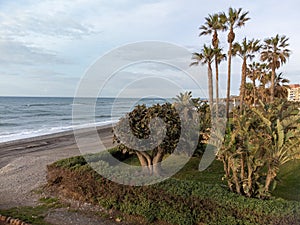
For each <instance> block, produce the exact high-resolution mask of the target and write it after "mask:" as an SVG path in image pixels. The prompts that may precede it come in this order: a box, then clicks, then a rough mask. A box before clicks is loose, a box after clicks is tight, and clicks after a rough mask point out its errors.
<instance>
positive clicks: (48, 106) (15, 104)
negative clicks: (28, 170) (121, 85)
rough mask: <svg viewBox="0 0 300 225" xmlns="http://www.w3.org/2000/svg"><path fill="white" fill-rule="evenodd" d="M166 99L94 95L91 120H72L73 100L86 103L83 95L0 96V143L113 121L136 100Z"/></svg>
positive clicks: (74, 102)
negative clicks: (90, 121) (75, 96)
mask: <svg viewBox="0 0 300 225" xmlns="http://www.w3.org/2000/svg"><path fill="white" fill-rule="evenodd" d="M167 101H168V102H169V101H170V99H163V98H144V99H135V98H118V99H115V98H98V99H96V101H95V100H93V101H92V102H93V103H94V104H93V107H94V110H95V111H94V124H85V123H84V122H82V124H78V123H76V125H74V123H73V122H72V109H73V107H74V105H75V104H76V105H77V107H78V104H79V105H80V104H82V106H84V105H85V104H87V102H91V101H87V99H86V98H83V99H79V100H78V99H76V101H74V99H73V98H60V97H0V143H3V142H7V141H14V140H19V139H24V138H30V137H36V136H41V135H46V134H53V133H59V132H63V131H69V130H73V129H79V128H82V127H88V126H95V125H96V126H102V125H107V124H111V123H116V122H117V121H118V120H119V119H120V118H121V117H122V116H124V115H125V114H126V113H128V112H130V111H131V110H132V109H133V108H134V106H136V105H138V104H146V105H147V106H151V105H153V104H157V103H160V104H162V103H165V102H167Z"/></svg>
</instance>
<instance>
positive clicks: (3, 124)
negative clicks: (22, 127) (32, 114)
mask: <svg viewBox="0 0 300 225" xmlns="http://www.w3.org/2000/svg"><path fill="white" fill-rule="evenodd" d="M18 125H19V124H17V123H1V122H0V127H15V126H18Z"/></svg>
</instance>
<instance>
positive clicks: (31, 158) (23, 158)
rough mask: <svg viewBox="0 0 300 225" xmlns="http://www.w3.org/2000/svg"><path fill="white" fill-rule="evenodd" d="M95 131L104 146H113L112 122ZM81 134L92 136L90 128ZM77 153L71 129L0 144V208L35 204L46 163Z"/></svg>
mask: <svg viewBox="0 0 300 225" xmlns="http://www.w3.org/2000/svg"><path fill="white" fill-rule="evenodd" d="M97 130H98V134H99V136H100V138H101V140H102V142H103V145H104V148H109V147H112V146H113V145H112V125H105V126H101V127H98V128H97ZM81 133H82V135H83V136H85V137H86V138H87V140H88V137H89V136H90V135H91V133H90V131H84V130H83V131H82V132H81ZM93 145H95V144H94V143H93V142H91V143H87V146H90V147H96V146H93ZM104 148H103V146H102V149H101V148H100V147H99V151H101V150H104ZM80 154H81V152H80V151H79V149H78V147H77V145H76V141H75V138H74V133H73V131H66V132H61V133H56V134H50V135H44V136H39V137H34V138H28V139H22V140H16V141H11V142H5V143H0V190H1V191H0V209H6V208H11V207H17V206H34V205H36V204H37V202H38V199H39V195H38V194H37V191H36V190H37V189H39V187H41V186H42V185H44V184H46V172H47V170H46V166H47V165H48V164H51V163H53V162H55V161H57V160H60V159H63V158H68V157H72V156H76V155H80Z"/></svg>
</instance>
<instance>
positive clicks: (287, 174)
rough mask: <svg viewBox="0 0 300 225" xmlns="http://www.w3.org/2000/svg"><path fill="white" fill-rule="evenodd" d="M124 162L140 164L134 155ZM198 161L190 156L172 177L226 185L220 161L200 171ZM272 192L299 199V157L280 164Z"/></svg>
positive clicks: (281, 196)
mask: <svg viewBox="0 0 300 225" xmlns="http://www.w3.org/2000/svg"><path fill="white" fill-rule="evenodd" d="M124 162H125V163H127V164H130V165H135V166H137V165H140V164H139V161H138V159H137V157H136V156H135V155H133V156H131V157H129V158H128V159H126V160H125V161H124ZM199 163H200V158H198V157H192V158H191V159H190V160H189V162H188V163H187V164H186V165H185V166H184V167H183V168H182V169H181V170H180V171H179V172H178V173H176V174H175V175H174V176H173V178H176V179H180V180H194V181H201V182H203V183H205V184H219V185H226V182H225V181H222V177H223V176H224V171H223V164H222V162H220V161H217V160H214V161H213V163H212V164H211V165H210V166H209V167H208V168H207V169H206V170H204V171H202V172H200V171H199V170H198V166H199ZM272 194H273V196H274V197H275V198H283V199H286V200H292V201H300V159H298V160H293V161H290V162H288V163H286V164H284V165H283V166H281V168H280V171H279V174H278V181H277V187H276V189H275V190H274V192H273V193H272Z"/></svg>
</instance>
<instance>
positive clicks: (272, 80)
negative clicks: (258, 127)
mask: <svg viewBox="0 0 300 225" xmlns="http://www.w3.org/2000/svg"><path fill="white" fill-rule="evenodd" d="M274 63H275V62H274V61H273V65H272V76H271V103H273V102H274V98H275V75H276V74H275V65H274Z"/></svg>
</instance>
